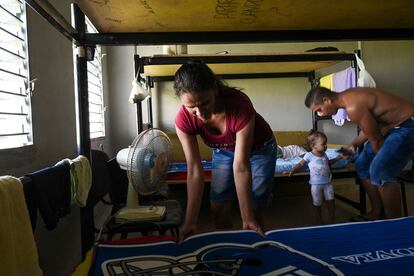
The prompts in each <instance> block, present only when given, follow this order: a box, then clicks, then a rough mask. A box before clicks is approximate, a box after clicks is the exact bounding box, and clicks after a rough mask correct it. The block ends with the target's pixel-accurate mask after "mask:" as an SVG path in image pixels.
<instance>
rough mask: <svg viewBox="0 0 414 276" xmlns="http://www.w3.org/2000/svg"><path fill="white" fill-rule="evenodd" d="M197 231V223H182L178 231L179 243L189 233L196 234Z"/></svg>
mask: <svg viewBox="0 0 414 276" xmlns="http://www.w3.org/2000/svg"><path fill="white" fill-rule="evenodd" d="M196 232H197V225H195V224H188V223H184V224H183V225H181V227H180V230H179V233H178V243H181V242H182V241H183V240H184V239H185V238H186V237H187V236H188V235H191V234H194V233H196Z"/></svg>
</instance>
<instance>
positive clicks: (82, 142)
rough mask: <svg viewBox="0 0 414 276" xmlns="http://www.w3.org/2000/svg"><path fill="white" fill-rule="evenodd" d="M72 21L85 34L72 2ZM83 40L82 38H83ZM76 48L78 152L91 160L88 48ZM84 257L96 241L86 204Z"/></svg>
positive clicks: (90, 210)
mask: <svg viewBox="0 0 414 276" xmlns="http://www.w3.org/2000/svg"><path fill="white" fill-rule="evenodd" d="M72 21H73V24H74V26H75V29H76V30H77V32H78V33H79V36H80V37H81V38H83V35H84V34H85V29H86V27H85V15H84V14H83V12H82V11H81V10H80V8H79V7H78V5H76V4H72ZM81 40H82V39H81ZM75 47H76V48H75V49H76V57H75V59H76V67H75V70H76V89H75V98H76V101H77V102H76V114H77V116H76V117H77V122H76V124H77V145H78V154H79V155H83V156H85V157H86V158H88V160H89V161H91V141H90V130H89V99H88V71H87V54H86V52H87V49H86V47H85V45H83V44H77V45H75ZM80 217H81V221H80V226H81V241H82V257H85V255H86V252H88V250H89V249H90V248H91V247H92V245H93V243H94V241H95V232H94V229H95V228H94V219H93V208H92V207H90V206H88V205H86V206H85V207H82V208H81V211H80Z"/></svg>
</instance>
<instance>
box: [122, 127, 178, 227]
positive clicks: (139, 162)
mask: <svg viewBox="0 0 414 276" xmlns="http://www.w3.org/2000/svg"><path fill="white" fill-rule="evenodd" d="M116 159H117V161H118V163H119V165H120V167H121V168H123V169H126V171H127V175H128V195H127V202H126V207H124V208H122V209H121V210H119V211H118V212H117V213H116V214H115V221H118V222H123V221H159V220H162V218H163V217H164V215H165V207H164V206H140V205H139V201H138V194H141V195H151V194H154V193H156V192H157V191H158V190H159V189H160V188H161V186H162V185H166V184H165V183H164V180H165V177H166V175H167V170H168V165H169V163H170V161H171V142H170V139H169V138H168V136H167V135H166V134H165V133H164V132H162V131H161V130H159V129H148V130H145V131H143V132H141V133H140V134H139V135H138V136H137V137H136V138H135V139H134V141H133V143H132V145H131V146H129V148H127V149H123V150H121V151H119V152H118V154H117V156H116Z"/></svg>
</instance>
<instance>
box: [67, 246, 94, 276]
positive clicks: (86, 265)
mask: <svg viewBox="0 0 414 276" xmlns="http://www.w3.org/2000/svg"><path fill="white" fill-rule="evenodd" d="M92 257H93V247H92V249H90V250H89V251H88V253H86V256H85V260H84V261H83V262H81V263H80V264H79V265H78V266H77V267H76V269H75V271H74V272H72V274H71V275H72V276H86V275H88V272H89V270H90V268H91V265H92Z"/></svg>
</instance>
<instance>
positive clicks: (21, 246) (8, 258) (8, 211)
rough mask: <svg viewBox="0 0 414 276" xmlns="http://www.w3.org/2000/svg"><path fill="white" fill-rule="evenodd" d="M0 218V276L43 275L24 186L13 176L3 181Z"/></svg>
mask: <svg viewBox="0 0 414 276" xmlns="http://www.w3.org/2000/svg"><path fill="white" fill-rule="evenodd" d="M0 218H1V223H0V271H1V272H0V273H1V275H18V276H20V275H42V270H41V269H40V266H39V258H38V255H37V248H36V243H35V240H34V237H33V233H32V227H31V225H30V219H29V213H28V211H27V207H26V202H25V200H24V194H23V185H22V183H21V182H20V180H19V179H17V178H15V177H12V176H1V177H0Z"/></svg>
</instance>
